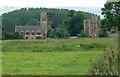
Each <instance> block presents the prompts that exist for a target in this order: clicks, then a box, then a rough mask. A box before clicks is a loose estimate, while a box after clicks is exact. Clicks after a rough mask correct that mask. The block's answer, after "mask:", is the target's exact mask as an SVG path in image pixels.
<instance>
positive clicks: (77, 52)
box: [2, 38, 116, 75]
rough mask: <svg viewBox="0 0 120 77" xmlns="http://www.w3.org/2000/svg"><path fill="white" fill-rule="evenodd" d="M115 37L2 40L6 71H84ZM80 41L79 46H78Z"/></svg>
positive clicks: (21, 72) (19, 72)
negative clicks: (91, 60)
mask: <svg viewBox="0 0 120 77" xmlns="http://www.w3.org/2000/svg"><path fill="white" fill-rule="evenodd" d="M115 40H116V39H114V38H106V39H103V38H101V39H100V38H95V39H93V38H85V39H47V40H7V41H3V55H2V56H3V63H2V65H3V66H2V67H3V74H8V75H83V74H85V73H86V72H87V70H88V69H89V68H90V59H95V58H96V57H98V56H99V55H101V54H102V53H103V50H104V49H105V48H106V47H108V46H109V45H110V44H112V43H113V42H114V41H115ZM78 44H79V45H80V47H77V45H78ZM96 44H97V46H96ZM81 45H82V46H81ZM91 45H93V47H91ZM94 46H96V47H95V48H94ZM89 48H90V49H89Z"/></svg>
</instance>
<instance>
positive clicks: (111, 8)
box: [101, 1, 120, 31]
mask: <svg viewBox="0 0 120 77" xmlns="http://www.w3.org/2000/svg"><path fill="white" fill-rule="evenodd" d="M101 10H102V15H104V19H103V20H104V21H103V23H102V24H103V25H102V26H104V28H105V29H106V30H107V31H111V29H113V28H114V29H115V30H116V29H117V30H120V1H119V2H106V4H105V5H104V8H102V9H101Z"/></svg>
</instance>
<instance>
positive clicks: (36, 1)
mask: <svg viewBox="0 0 120 77" xmlns="http://www.w3.org/2000/svg"><path fill="white" fill-rule="evenodd" d="M106 1H107V0H0V7H4V6H8V7H11V6H12V7H59V6H73V7H74V6H78V7H79V6H80V7H103V6H104V4H105V2H106Z"/></svg>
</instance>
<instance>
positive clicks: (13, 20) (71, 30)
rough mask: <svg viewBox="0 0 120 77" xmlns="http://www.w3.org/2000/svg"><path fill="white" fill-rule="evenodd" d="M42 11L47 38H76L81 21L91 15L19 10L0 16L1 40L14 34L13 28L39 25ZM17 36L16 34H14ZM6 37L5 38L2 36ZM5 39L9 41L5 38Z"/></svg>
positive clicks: (81, 25) (28, 9)
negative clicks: (45, 16)
mask: <svg viewBox="0 0 120 77" xmlns="http://www.w3.org/2000/svg"><path fill="white" fill-rule="evenodd" d="M43 10H44V11H45V12H46V13H47V17H48V37H49V38H65V37H68V36H77V35H78V34H80V32H81V30H83V20H84V19H85V18H90V19H91V18H92V15H93V14H91V13H87V12H82V11H75V10H68V9H54V8H21V9H19V10H14V11H12V12H8V13H4V14H3V15H2V30H3V38H5V37H6V36H7V35H8V36H9V35H11V37H12V36H13V34H14V31H15V26H16V25H22V26H26V25H28V26H31V25H39V24H40V22H39V21H40V13H41V12H43ZM16 34H17V33H16ZM4 35H6V36H4ZM6 39H9V38H8V37H6Z"/></svg>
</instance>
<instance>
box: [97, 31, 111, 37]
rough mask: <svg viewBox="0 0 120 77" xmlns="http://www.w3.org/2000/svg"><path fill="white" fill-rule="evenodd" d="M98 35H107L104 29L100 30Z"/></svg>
mask: <svg viewBox="0 0 120 77" xmlns="http://www.w3.org/2000/svg"><path fill="white" fill-rule="evenodd" d="M98 37H109V35H108V33H107V32H106V31H105V30H100V31H99V33H98Z"/></svg>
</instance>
